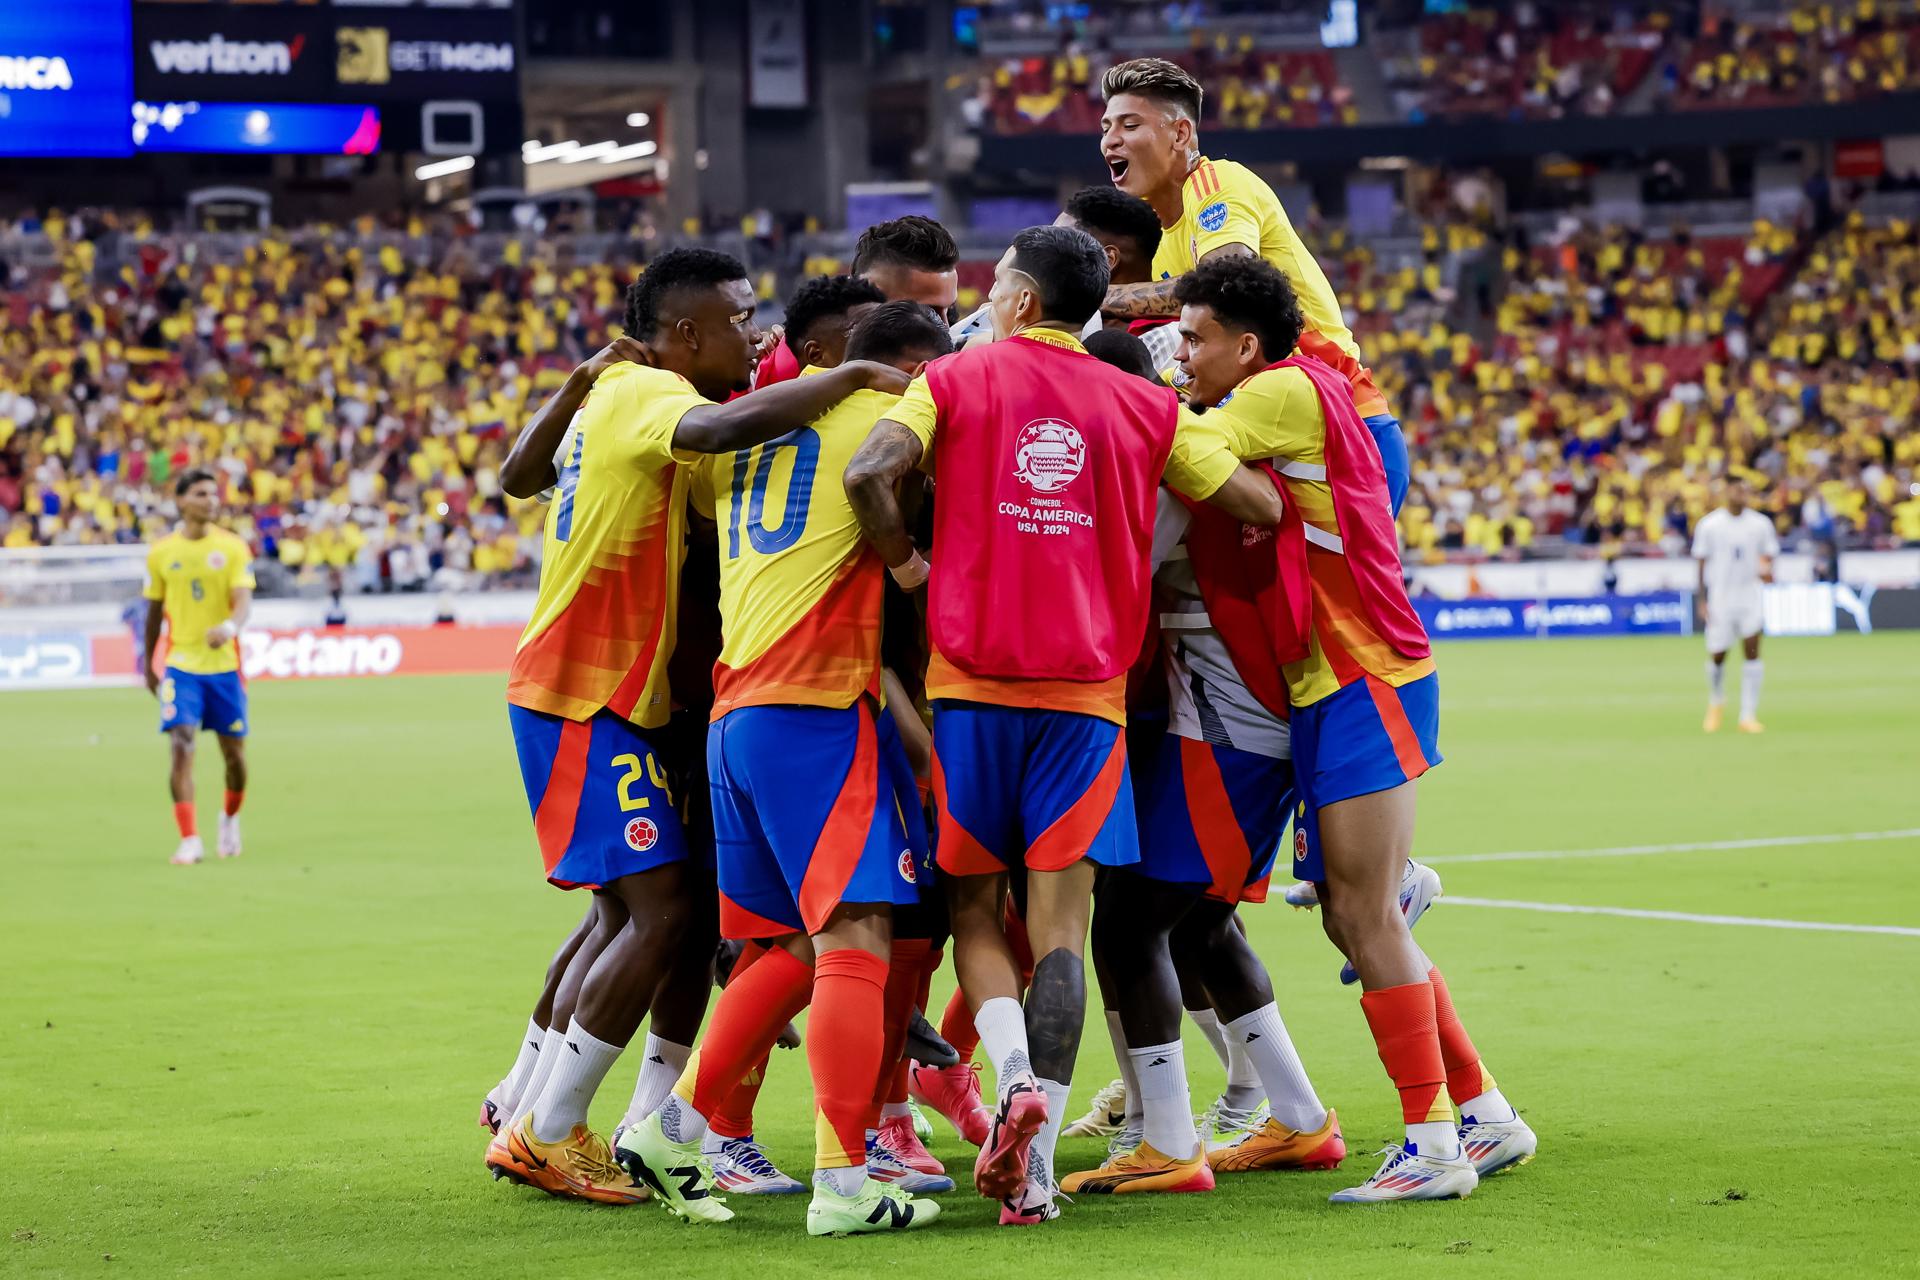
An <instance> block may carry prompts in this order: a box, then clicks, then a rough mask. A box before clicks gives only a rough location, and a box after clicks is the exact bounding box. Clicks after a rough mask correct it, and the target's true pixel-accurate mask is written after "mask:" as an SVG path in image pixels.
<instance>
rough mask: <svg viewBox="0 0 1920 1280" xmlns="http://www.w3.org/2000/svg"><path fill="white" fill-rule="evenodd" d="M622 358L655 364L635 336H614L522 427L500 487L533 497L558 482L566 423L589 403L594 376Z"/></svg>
mask: <svg viewBox="0 0 1920 1280" xmlns="http://www.w3.org/2000/svg"><path fill="white" fill-rule="evenodd" d="M623 360H630V361H632V362H633V363H635V364H645V365H651V364H652V363H653V357H652V356H650V355H649V354H648V353H647V349H646V348H645V347H643V346H641V345H640V344H639V343H638V342H636V341H634V340H633V339H632V338H615V339H614V340H613V341H612V342H610V343H608V344H607V345H606V346H604V347H602V348H601V349H600V350H598V351H596V352H594V354H593V355H592V356H590V357H588V358H587V359H586V360H585V361H584V362H583V363H581V364H580V365H578V366H577V367H576V368H575V369H574V371H573V372H572V373H570V374H568V375H567V380H566V382H565V383H563V384H561V387H560V389H559V390H558V391H556V392H554V393H553V394H552V395H551V396H548V397H547V402H546V403H545V404H543V405H541V406H540V408H539V409H538V410H537V411H536V412H535V413H534V415H533V417H532V418H531V419H530V420H529V421H528V422H527V425H526V426H524V427H522V428H521V429H520V436H519V438H518V439H516V440H515V441H514V442H513V448H511V449H509V450H507V460H506V461H505V462H503V463H501V464H500V487H501V488H502V489H504V490H506V492H507V494H508V496H509V497H514V498H531V497H533V496H534V495H535V494H537V493H540V492H542V491H543V490H546V489H551V488H552V487H553V486H554V485H555V484H556V483H557V482H558V481H559V479H560V477H559V474H558V473H557V472H555V470H554V466H553V455H554V454H555V453H556V452H557V451H558V450H559V448H560V441H561V440H562V439H563V438H565V436H566V434H567V424H568V423H570V422H572V421H573V415H574V414H576V413H578V412H580V406H581V405H582V404H584V403H586V399H587V392H589V391H591V390H593V382H594V379H596V378H598V377H599V376H600V375H601V374H602V373H605V372H606V371H607V369H609V368H610V367H612V366H613V365H616V364H619V363H620V362H621V361H623Z"/></svg>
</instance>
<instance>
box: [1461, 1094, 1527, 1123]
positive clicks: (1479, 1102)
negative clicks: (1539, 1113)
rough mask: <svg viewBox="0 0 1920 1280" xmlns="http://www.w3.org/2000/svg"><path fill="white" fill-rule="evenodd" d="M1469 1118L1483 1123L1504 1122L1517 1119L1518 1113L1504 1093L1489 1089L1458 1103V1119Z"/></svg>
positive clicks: (1463, 1120) (1464, 1120)
mask: <svg viewBox="0 0 1920 1280" xmlns="http://www.w3.org/2000/svg"><path fill="white" fill-rule="evenodd" d="M1469 1118H1472V1119H1474V1120H1478V1121H1481V1122H1482V1123H1484V1124H1505V1123H1507V1122H1508V1121H1511V1120H1518V1119H1519V1118H1520V1113H1519V1112H1517V1111H1515V1110H1514V1109H1513V1104H1512V1103H1511V1102H1508V1101H1507V1099H1506V1095H1505V1094H1503V1093H1501V1092H1500V1091H1499V1090H1498V1089H1489V1090H1487V1091H1486V1092H1485V1093H1483V1094H1481V1095H1479V1096H1478V1097H1475V1098H1468V1099H1467V1100H1466V1101H1465V1102H1463V1103H1461V1104H1460V1119H1461V1122H1462V1123H1465V1122H1466V1121H1467V1120H1468V1119H1469Z"/></svg>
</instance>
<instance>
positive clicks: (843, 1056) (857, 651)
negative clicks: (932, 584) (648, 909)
mask: <svg viewBox="0 0 1920 1280" xmlns="http://www.w3.org/2000/svg"><path fill="white" fill-rule="evenodd" d="M950 345H951V344H950V342H949V339H948V337H947V329H946V326H945V325H944V324H942V323H941V322H939V321H937V320H935V319H934V317H933V315H932V314H931V312H929V311H928V309H927V308H926V307H924V306H921V305H919V304H917V303H912V302H894V303H889V304H887V305H886V306H883V307H880V308H878V309H877V310H874V311H873V312H872V313H871V314H869V315H868V316H867V317H866V318H865V319H864V320H862V321H861V323H860V324H859V325H858V326H856V327H855V328H854V330H853V332H852V334H851V335H850V336H849V338H848V340H847V344H846V349H847V353H848V355H849V356H850V357H852V358H853V359H856V360H877V361H883V362H885V363H888V364H890V365H894V366H895V367H898V368H899V369H901V370H902V371H903V372H914V371H917V370H918V369H919V367H920V366H922V365H923V364H925V363H926V362H927V361H928V360H930V359H933V358H935V357H937V356H940V355H944V354H945V353H946V352H947V351H948V350H949V349H950ZM825 376H827V374H826V372H825V371H823V370H821V369H818V368H810V369H808V370H807V371H806V372H804V373H803V374H802V375H801V377H800V378H799V379H798V383H797V385H805V384H807V383H810V382H813V381H816V380H818V379H819V378H822V377H825ZM760 394H764V393H760ZM894 399H895V397H893V396H890V395H882V394H879V393H877V392H857V393H855V394H854V395H852V396H850V397H848V398H847V399H846V400H845V401H843V402H841V403H840V404H839V405H838V406H837V407H835V408H834V409H832V410H831V411H829V412H828V413H826V414H825V415H823V416H821V417H819V418H816V419H814V420H813V421H811V422H808V423H806V424H804V425H802V426H799V427H797V428H795V429H794V430H792V431H790V432H788V433H786V434H785V435H782V436H780V437H778V438H777V439H775V440H773V441H770V442H769V443H767V444H766V445H763V446H761V447H760V448H756V449H744V450H741V451H740V452H738V453H736V454H734V455H732V456H730V457H728V456H722V457H717V458H714V459H712V460H710V461H709V462H707V463H705V464H704V465H703V466H702V467H701V468H700V470H699V474H698V476H697V478H696V480H695V482H694V495H695V500H696V505H701V506H705V507H708V508H709V509H711V510H712V511H713V513H714V518H715V520H716V521H717V522H718V524H719V526H720V548H719V550H720V588H721V595H720V610H721V620H722V629H723V634H724V637H725V647H724V648H723V650H722V651H721V654H720V660H719V662H718V664H716V666H715V668H714V708H713V725H712V728H711V730H710V732H709V735H708V739H707V762H708V773H709V776H710V778H711V785H712V790H713V812H714V829H715V844H716V851H717V854H718V859H719V880H720V930H721V933H722V934H723V935H724V936H726V937H728V938H732V939H738V940H741V941H755V940H771V941H772V942H773V944H774V945H773V946H772V947H771V949H769V950H767V951H766V952H765V953H764V954H762V955H759V956H758V957H757V958H755V959H754V960H753V961H752V962H751V964H749V965H747V966H746V967H745V968H744V970H737V971H736V972H735V975H734V976H733V978H732V979H731V980H730V981H729V982H728V984H727V987H726V989H725V990H724V991H723V992H722V993H721V995H720V999H719V1002H718V1003H717V1005H716V1006H715V1008H714V1012H713V1019H712V1021H711V1022H710V1023H709V1025H708V1027H707V1031H706V1034H705V1035H704V1036H703V1037H702V1039H701V1043H700V1047H699V1051H698V1053H697V1054H696V1055H695V1058H694V1060H693V1063H692V1065H690V1066H689V1068H688V1070H687V1071H686V1073H685V1074H684V1075H683V1076H682V1077H681V1079H680V1082H679V1084H678V1085H676V1086H675V1088H674V1092H673V1096H671V1097H669V1098H668V1099H667V1100H666V1102H665V1104H664V1105H663V1106H662V1107H661V1109H660V1111H659V1112H658V1113H657V1114H656V1115H655V1116H653V1117H652V1118H650V1119H648V1120H646V1121H643V1122H642V1123H640V1124H638V1125H634V1126H632V1127H630V1128H628V1129H627V1130H625V1131H624V1132H623V1134H622V1136H621V1137H620V1139H619V1140H618V1142H617V1143H616V1144H615V1152H614V1154H615V1156H616V1157H617V1158H618V1159H619V1160H620V1161H621V1163H622V1164H624V1165H625V1166H626V1167H627V1168H628V1169H629V1170H630V1171H632V1172H633V1173H634V1175H635V1176H636V1177H637V1178H642V1179H644V1180H645V1181H646V1183H647V1184H648V1185H650V1186H652V1187H653V1188H654V1190H655V1192H656V1193H657V1194H658V1195H660V1196H661V1197H662V1199H663V1201H664V1203H665V1204H666V1205H667V1206H668V1207H669V1208H670V1209H672V1210H673V1211H674V1212H676V1213H679V1214H681V1215H682V1216H684V1217H687V1218H690V1219H693V1220H696V1221H706V1222H723V1221H726V1220H727V1219H728V1218H731V1217H732V1216H733V1215H732V1212H731V1210H729V1209H727V1208H726V1207H725V1206H723V1205H721V1204H719V1203H717V1201H716V1199H715V1197H714V1196H713V1194H712V1192H713V1190H714V1186H713V1184H712V1182H711V1181H710V1179H709V1177H708V1171H707V1170H706V1169H704V1168H702V1163H701V1154H702V1152H701V1141H702V1139H703V1138H704V1136H705V1134H706V1131H707V1129H708V1126H709V1124H710V1123H711V1121H712V1118H713V1117H714V1115H715V1113H716V1111H717V1110H718V1109H719V1108H720V1107H721V1106H722V1105H724V1104H725V1102H726V1098H727V1095H728V1094H729V1093H731V1092H732V1091H733V1090H734V1089H735V1088H736V1087H737V1082H739V1081H740V1079H741V1077H742V1075H743V1073H745V1072H746V1071H747V1070H748V1069H749V1068H750V1067H752V1065H753V1064H754V1063H755V1062H764V1060H765V1057H766V1053H767V1051H768V1049H770V1048H771V1047H772V1045H773V1040H774V1037H775V1036H776V1035H778V1033H779V1031H780V1028H781V1027H782V1026H783V1025H784V1024H785V1023H786V1022H787V1020H788V1019H789V1018H792V1017H794V1016H795V1015H797V1014H798V1013H799V1012H800V1010H801V1009H803V1008H805V1007H807V1006H808V1005H809V1004H811V1006H812V1010H813V1012H812V1014H811V1016H810V1019H809V1023H808V1027H807V1039H806V1045H807V1059H808V1064H809V1066H810V1067H811V1069H812V1073H813V1085H814V1102H815V1109H816V1110H815V1134H816V1139H817V1144H816V1145H817V1153H816V1156H815V1161H814V1164H815V1171H814V1176H813V1201H812V1203H811V1205H809V1207H808V1210H807V1231H808V1233H809V1234H810V1235H848V1234H864V1233H867V1232H874V1231H888V1230H902V1229H911V1228H917V1227H922V1226H925V1225H927V1224H928V1223H930V1222H932V1221H933V1219H934V1218H935V1217H936V1216H938V1214H939V1206H938V1205H936V1204H934V1203H932V1202H931V1201H927V1200H915V1199H914V1198H913V1197H912V1196H911V1195H909V1194H907V1192H908V1191H909V1190H912V1189H919V1190H927V1191H950V1190H952V1189H953V1182H952V1180H951V1179H949V1178H946V1177H944V1176H937V1175H935V1176H929V1175H926V1174H922V1173H919V1172H917V1171H914V1170H910V1169H907V1168H906V1167H904V1166H902V1165H900V1164H899V1163H898V1162H897V1161H893V1160H891V1159H890V1158H889V1157H888V1155H887V1153H886V1152H884V1151H883V1150H881V1149H880V1148H878V1147H877V1146H876V1145H875V1137H876V1129H877V1121H878V1115H879V1110H880V1106H881V1104H882V1102H883V1100H884V1096H885V1093H886V1092H887V1089H888V1087H890V1086H891V1084H892V1082H893V1079H894V1075H895V1066H896V1064H897V1063H898V1062H899V1059H900V1052H901V1048H902V1045H903V1044H904V1042H905V1039H906V1022H907V1016H908V1013H909V1011H910V1009H911V1005H912V1000H913V996H914V993H915V991H916V990H917V988H918V981H917V979H918V976H919V967H918V964H917V963H913V962H912V961H914V960H915V959H917V957H910V956H908V955H903V954H898V953H896V951H895V948H894V937H893V927H892V915H893V908H894V906H896V905H911V904H914V903H917V902H918V901H919V894H918V891H917V889H916V888H915V885H914V880H913V879H910V878H908V876H907V875H905V874H903V872H902V869H901V868H902V865H903V864H904V866H905V867H906V868H907V871H908V872H911V870H912V868H913V866H914V865H915V862H916V861H917V858H918V857H919V856H921V855H922V854H923V853H924V849H925V845H926V831H925V825H924V823H923V822H922V821H921V818H920V804H919V791H918V788H917V787H916V786H915V784H914V781H913V770H912V766H911V765H910V764H908V763H907V761H906V757H905V753H904V749H903V747H902V746H901V742H900V737H899V734H898V731H897V730H896V729H895V726H894V721H893V717H892V716H891V715H890V714H889V713H888V711H887V710H886V709H884V708H882V707H881V705H880V701H879V700H880V698H881V696H882V695H881V674H880V599H881V593H882V590H883V587H884V574H883V572H882V566H881V563H880V558H879V557H878V556H877V555H875V554H874V553H873V551H872V549H871V548H869V547H868V546H867V544H866V542H865V541H864V539H863V538H862V537H861V534H860V526H859V523H858V522H857V521H856V519H855V517H854V513H853V508H852V506H851V505H850V504H849V502H848V499H847V493H846V488H845V486H844V484H843V482H842V478H841V477H842V475H843V473H844V472H845V471H846V466H847V462H848V460H849V459H850V458H851V457H852V456H853V452H854V450H855V449H857V448H858V447H859V446H860V445H861V444H862V443H863V442H864V441H865V440H866V438H867V434H868V432H869V431H870V430H872V428H873V424H874V422H875V421H876V420H877V419H878V418H879V417H880V416H881V415H882V414H883V413H886V412H887V411H888V410H889V409H890V407H891V406H892V404H893V402H894ZM923 949H924V948H923ZM890 971H898V973H899V978H900V980H895V981H890V980H889V979H890ZM880 1163H884V1165H885V1168H884V1169H883V1168H882V1167H879V1164H880Z"/></svg>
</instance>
